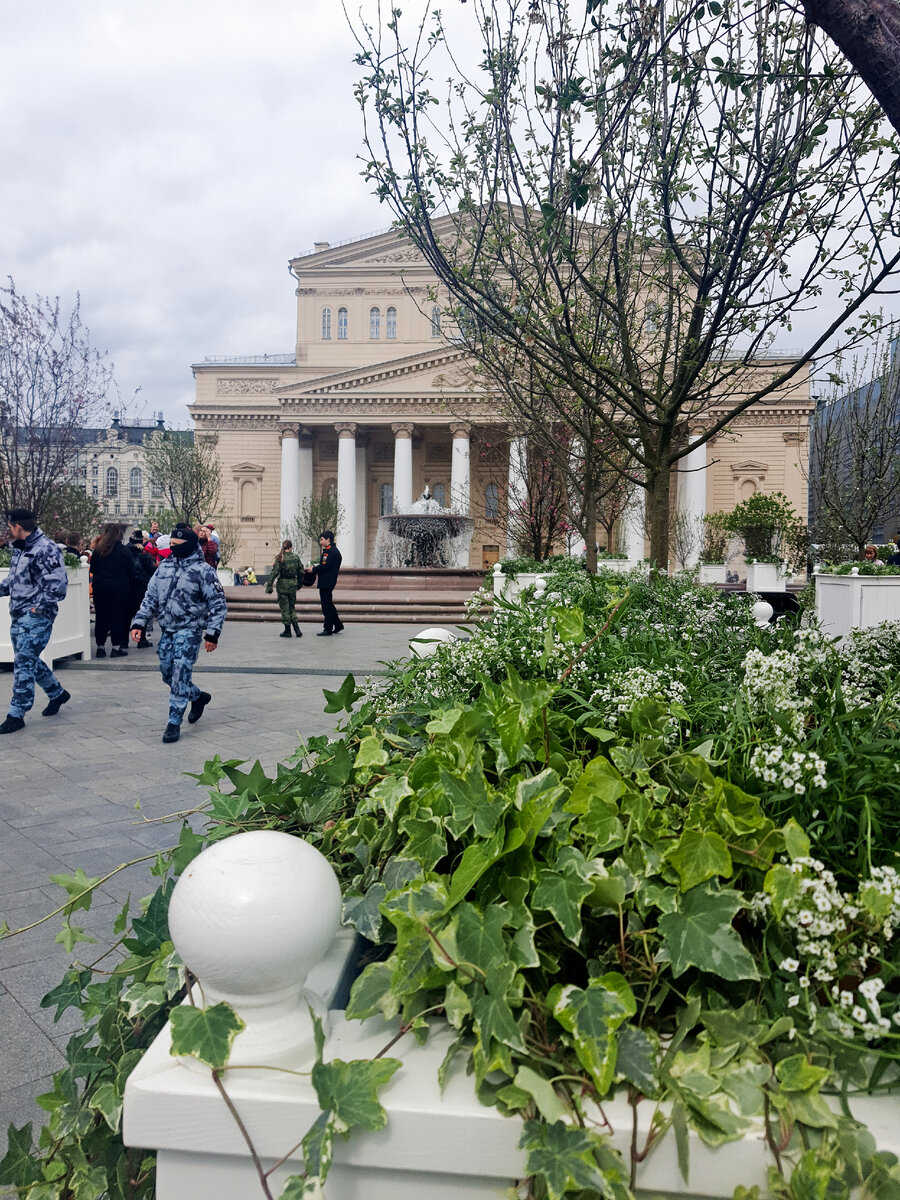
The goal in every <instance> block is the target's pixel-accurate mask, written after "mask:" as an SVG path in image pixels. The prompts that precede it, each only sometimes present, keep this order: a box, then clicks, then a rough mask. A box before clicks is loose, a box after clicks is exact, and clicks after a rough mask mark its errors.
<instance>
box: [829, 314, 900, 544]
mask: <svg viewBox="0 0 900 1200" xmlns="http://www.w3.org/2000/svg"><path fill="white" fill-rule="evenodd" d="M809 484H810V505H811V509H812V526H813V539H814V541H816V542H819V543H826V544H832V543H834V542H843V543H851V544H852V545H854V546H855V547H856V550H857V554H858V556H859V558H860V559H862V558H863V551H864V549H865V546H866V543H867V542H868V541H869V540H870V538H871V537H872V532H873V530H874V529H875V528H876V527H877V526H879V525H881V524H882V523H883V522H884V520H885V518H887V517H888V516H893V515H894V514H895V513H896V512H897V507H898V505H900V329H898V328H897V327H896V326H893V327H891V328H890V330H889V331H888V336H887V338H886V339H885V340H881V341H880V342H879V343H878V344H877V345H876V347H875V349H874V350H873V351H872V353H871V354H869V355H867V356H866V357H865V358H864V359H862V360H857V361H856V362H854V363H853V365H852V368H851V370H850V371H849V372H848V373H847V376H846V377H844V376H842V375H841V374H840V373H839V372H835V373H834V374H832V376H831V380H830V390H829V394H828V395H827V396H825V397H823V398H821V399H820V400H819V403H818V405H817V407H816V411H815V415H814V417H813V420H812V423H811V426H810V464H809Z"/></svg>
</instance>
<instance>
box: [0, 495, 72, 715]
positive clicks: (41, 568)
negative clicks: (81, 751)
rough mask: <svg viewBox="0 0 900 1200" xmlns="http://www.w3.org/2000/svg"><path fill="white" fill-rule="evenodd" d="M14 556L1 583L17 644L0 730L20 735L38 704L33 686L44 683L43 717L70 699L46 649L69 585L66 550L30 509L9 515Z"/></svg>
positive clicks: (13, 637) (12, 512)
mask: <svg viewBox="0 0 900 1200" xmlns="http://www.w3.org/2000/svg"><path fill="white" fill-rule="evenodd" d="M6 522H7V526H8V529H9V544H10V546H11V548H12V557H11V561H10V564H9V574H8V576H7V577H6V579H4V580H3V581H2V582H0V596H9V617H10V636H11V639H12V646H13V688H12V696H11V697H10V701H9V712H8V714H7V717H6V720H5V721H4V722H3V724H2V725H0V733H16V732H17V731H18V730H19V729H22V728H23V727H24V725H25V714H26V713H27V712H29V711H30V710H31V708H32V706H33V705H34V685H35V683H36V682H37V683H39V684H40V686H41V687H42V688H43V689H44V691H45V692H46V693H47V699H48V701H49V703H48V704H47V707H46V708H45V709H44V710H43V711H42V713H41V716H42V717H55V716H56V714H57V713H58V712H59V710H60V709H61V708H62V706H63V705H64V704H65V703H66V702H67V701H68V700H70V699H71V697H70V695H69V693H68V692H67V691H66V689H65V688H64V687H63V685H62V684H61V683H60V682H59V680H58V679H57V678H56V676H55V675H54V674H53V672H52V671H51V670H50V668H49V667H48V666H47V664H46V663H45V662H43V660H42V659H41V657H40V655H41V651H42V650H43V649H44V647H45V646H46V645H47V643H48V642H49V641H50V634H51V633H52V631H53V622H54V621H55V620H56V614H57V613H58V612H59V605H60V601H62V600H64V599H65V598H66V590H67V588H68V586H69V580H68V576H67V575H66V568H65V565H64V563H63V556H62V551H61V550H60V549H59V547H58V546H56V545H54V543H53V542H51V540H50V539H49V538H48V537H47V535H46V534H45V533H44V532H43V530H42V529H41V528H40V527H39V525H38V523H37V518H36V517H35V515H34V513H33V512H31V510H30V509H27V508H11V509H10V510H9V512H7V514H6Z"/></svg>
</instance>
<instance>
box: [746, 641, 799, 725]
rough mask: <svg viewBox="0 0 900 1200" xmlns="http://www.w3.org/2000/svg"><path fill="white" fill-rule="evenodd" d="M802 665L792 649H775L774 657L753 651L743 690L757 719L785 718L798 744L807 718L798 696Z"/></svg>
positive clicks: (748, 654)
mask: <svg viewBox="0 0 900 1200" xmlns="http://www.w3.org/2000/svg"><path fill="white" fill-rule="evenodd" d="M800 665H801V663H800V658H799V656H798V655H797V654H795V653H792V652H791V651H790V650H774V651H773V652H772V653H771V654H763V652H762V651H761V650H756V649H753V650H750V651H748V653H747V654H746V656H745V657H744V662H743V668H744V682H743V687H742V690H743V693H744V697H745V699H746V701H747V704H748V706H749V708H750V711H751V712H752V713H753V714H754V715H755V716H764V715H766V714H767V713H772V712H775V713H779V714H781V715H782V716H786V717H787V719H788V723H789V726H790V729H791V732H792V733H793V735H794V738H795V740H797V741H799V740H800V737H801V736H802V734H803V723H804V720H805V717H806V710H805V708H804V707H803V706H802V705H801V703H800V700H799V697H798V695H797V680H798V678H799V675H800Z"/></svg>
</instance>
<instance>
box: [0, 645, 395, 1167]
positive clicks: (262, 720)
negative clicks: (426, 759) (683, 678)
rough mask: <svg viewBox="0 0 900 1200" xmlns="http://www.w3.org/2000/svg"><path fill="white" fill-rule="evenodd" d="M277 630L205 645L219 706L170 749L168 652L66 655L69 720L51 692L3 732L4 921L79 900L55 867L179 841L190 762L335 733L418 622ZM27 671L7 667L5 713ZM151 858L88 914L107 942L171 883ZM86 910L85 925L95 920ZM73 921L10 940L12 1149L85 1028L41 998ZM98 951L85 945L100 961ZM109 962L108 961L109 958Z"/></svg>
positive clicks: (7, 1098) (284, 752)
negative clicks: (331, 632)
mask: <svg viewBox="0 0 900 1200" xmlns="http://www.w3.org/2000/svg"><path fill="white" fill-rule="evenodd" d="M317 628H318V627H317V626H306V628H305V634H304V637H303V638H302V639H300V640H297V639H294V638H292V639H291V640H290V641H289V640H288V639H286V638H284V639H282V638H280V637H279V636H278V634H279V632H280V629H281V627H280V625H272V624H241V623H237V622H232V623H230V624H229V623H226V625H225V630H224V632H223V634H222V641H221V645H220V646H219V648H218V649H217V650H216V651H215V652H214V653H212V654H206V653H205V652H204V651H202V650H201V653H200V661H199V662H198V667H197V671H196V677H197V681H198V683H199V684H200V686H201V687H203V688H204V690H206V691H209V692H211V693H212V697H213V699H212V702H211V703H210V705H209V706H208V707H207V709H206V711H205V713H204V714H203V718H202V720H201V721H200V722H198V723H197V724H196V725H194V726H191V725H188V724H187V723H185V724H184V726H183V727H182V735H181V740H180V741H178V742H176V743H174V744H173V745H168V746H165V745H163V744H162V742H161V737H162V732H163V730H164V729H165V726H166V714H167V707H168V706H167V697H168V692H167V689H166V688H165V687H164V685H163V683H162V681H161V679H160V676H159V671H158V668H157V660H156V652H155V649H153V650H136V649H131V650H130V652H129V655H128V657H127V658H125V659H117V660H113V661H111V660H110V659H106V660H102V661H95V662H91V663H80V662H74V661H73V662H71V663H69V664H68V665H65V664H57V668H58V670H59V676H60V679H61V681H62V683H63V685H64V687H65V688H66V689H67V690H68V691H69V692H71V694H72V699H71V701H70V702H69V703H68V704H67V705H65V707H64V708H63V709H62V710H61V711H60V713H59V714H58V716H56V717H53V718H49V717H41V715H40V710H41V709H42V708H43V707H44V704H45V703H46V700H45V696H44V693H43V692H41V691H40V689H38V696H37V702H36V704H35V707H34V709H33V710H32V712H31V713H30V714H29V715H28V717H27V718H26V726H25V728H24V729H23V730H22V731H21V732H19V733H15V734H10V735H8V736H5V737H2V738H0V917H2V918H3V919H5V920H6V921H7V922H8V923H9V925H10V927H11V928H13V929H16V928H20V927H21V926H23V925H27V924H28V923H29V922H31V921H35V920H37V919H38V918H39V917H41V916H43V915H44V914H45V913H47V912H49V911H50V910H52V909H53V908H55V907H56V906H57V905H58V904H60V903H62V901H63V900H64V899H65V896H64V893H63V892H62V889H61V888H59V887H57V886H55V885H54V884H52V883H51V882H50V880H49V876H50V875H54V874H57V873H70V872H73V871H74V870H75V869H76V868H78V867H81V868H83V870H84V871H85V872H86V873H87V874H88V875H91V876H97V875H104V874H106V873H107V872H108V871H111V870H113V869H114V868H115V867H117V866H118V865H119V864H120V863H123V862H128V861H131V860H132V859H135V858H138V857H140V856H142V855H148V854H152V853H153V852H154V851H155V850H157V849H159V848H165V847H168V846H170V845H172V844H173V843H174V842H175V841H177V838H178V828H179V825H178V822H177V821H176V822H175V823H174V824H165V823H160V822H159V820H158V819H159V818H160V817H163V816H165V815H167V814H170V813H176V812H179V811H182V810H186V809H191V808H194V807H195V806H196V805H197V804H198V803H201V802H202V801H203V799H204V792H203V790H202V789H201V788H199V787H198V785H197V784H196V782H195V781H194V780H193V779H189V778H188V777H187V776H186V775H185V772H187V771H199V770H201V768H202V766H203V763H204V762H205V761H206V760H207V759H209V758H212V757H213V755H215V754H219V755H221V757H222V758H240V759H247V760H250V761H251V762H252V761H253V760H254V759H259V760H260V762H261V763H262V765H263V767H264V768H266V769H269V770H270V769H272V768H273V767H274V766H275V764H276V763H278V762H279V761H281V760H282V759H285V758H287V757H288V756H289V755H291V754H292V753H293V751H294V750H295V749H296V747H297V742H298V733H299V734H302V735H303V736H308V735H310V734H321V733H327V732H330V731H331V730H332V729H333V728H334V725H335V723H336V718H335V716H333V715H327V714H325V713H324V712H323V711H322V710H323V707H324V703H325V702H324V699H323V696H322V689H323V688H329V689H331V690H334V689H336V688H337V687H338V685H339V684H340V681H341V680H342V679H343V677H344V676H345V675H346V674H347V673H348V672H350V671H352V672H353V674H354V675H355V676H356V678H357V680H359V679H362V678H363V677H364V676H365V675H366V674H368V673H369V672H372V671H377V670H380V669H381V668H382V667H383V665H384V664H385V663H386V662H388V661H391V660H394V659H397V658H403V657H405V656H406V654H407V653H408V646H409V639H410V638H411V637H414V636H415V634H416V633H417V632H418V628H417V627H416V626H415V625H408V624H405V625H401V624H397V625H382V624H378V625H375V624H372V625H365V624H353V625H348V626H347V627H346V629H345V631H344V632H343V633H342V634H340V635H338V636H335V637H330V638H317V637H316V636H315V632H316V629H317ZM11 690H12V672H11V671H9V672H6V673H2V674H0V715H2V714H3V713H5V712H6V709H7V703H8V700H9V696H10V692H11ZM150 866H151V862H149V861H148V862H145V863H141V864H139V865H137V866H133V867H130V868H129V869H127V870H126V871H123V872H121V873H120V874H118V875H116V876H114V877H113V878H112V879H111V880H109V881H108V882H107V883H105V884H104V885H103V887H102V889H101V891H100V894H99V895H98V896H97V897H95V900H94V904H93V907H92V908H91V910H90V911H89V912H87V913H84V912H81V913H79V914H78V915H77V919H76V922H75V923H76V924H79V925H81V926H83V927H85V928H86V929H87V930H88V931H89V932H90V931H92V930H96V931H97V936H98V939H99V941H100V944H101V946H105V944H106V939H107V938H108V935H109V932H110V929H111V925H112V921H113V918H114V916H115V914H116V913H117V912H118V910H119V909H120V907H121V905H122V903H123V902H124V900H125V899H126V897H127V896H128V895H129V894H130V895H131V897H132V901H133V902H135V901H137V900H138V899H140V898H141V897H142V896H146V895H149V894H150V893H151V892H152V891H154V889H155V887H156V881H155V880H154V879H153V877H152V876H151V875H150ZM82 918H83V919H82ZM59 927H60V926H59V919H58V918H57V919H56V920H54V921H53V922H48V923H47V924H45V925H41V926H39V927H38V928H36V929H34V930H31V931H30V932H28V933H25V934H22V935H20V936H18V937H15V938H11V939H8V940H6V941H3V942H0V1030H2V1037H0V1157H2V1155H3V1154H4V1153H5V1148H6V1130H7V1126H8V1124H9V1122H11V1121H12V1122H14V1123H15V1124H16V1125H17V1126H19V1125H21V1124H23V1123H24V1122H25V1121H28V1120H34V1121H35V1123H36V1127H37V1124H38V1123H40V1122H41V1120H42V1116H44V1115H45V1114H42V1111H41V1110H40V1109H39V1108H38V1106H37V1105H36V1104H35V1103H34V1098H35V1096H37V1095H39V1094H40V1093H41V1092H42V1091H46V1090H47V1089H48V1087H49V1086H50V1076H51V1075H52V1073H53V1072H54V1071H56V1070H58V1069H59V1068H60V1067H62V1066H63V1065H64V1057H63V1048H64V1047H65V1043H66V1041H67V1040H68V1037H69V1035H70V1034H71V1032H72V1031H73V1029H74V1028H76V1027H77V1023H78V1015H77V1013H75V1012H74V1010H69V1012H67V1013H66V1014H64V1015H63V1017H62V1019H61V1020H60V1022H59V1023H58V1024H54V1022H53V1016H52V1010H47V1009H42V1008H41V1007H40V1001H41V997H42V996H43V995H44V994H45V993H46V992H47V991H48V990H49V989H50V988H52V987H55V986H56V984H57V983H58V982H59V981H60V979H61V978H62V975H63V972H64V970H65V969H66V967H67V966H68V964H69V961H70V956H69V955H68V954H67V953H66V952H65V950H64V949H63V948H62V947H61V946H59V945H57V944H56V943H55V941H54V938H55V935H56V933H57V932H58V929H59ZM92 952H96V953H99V952H100V951H99V950H98V949H97V947H93V946H91V945H89V944H82V945H80V946H78V947H76V950H75V954H77V955H80V956H82V957H83V958H84V959H85V960H86V961H90V959H91V956H92ZM95 956H96V955H95Z"/></svg>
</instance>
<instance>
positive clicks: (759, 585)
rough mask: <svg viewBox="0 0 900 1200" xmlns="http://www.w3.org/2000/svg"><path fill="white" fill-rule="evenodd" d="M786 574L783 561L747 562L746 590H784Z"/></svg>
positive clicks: (785, 588) (785, 587)
mask: <svg viewBox="0 0 900 1200" xmlns="http://www.w3.org/2000/svg"><path fill="white" fill-rule="evenodd" d="M787 580H788V576H787V574H786V572H785V569H784V563H748V564H747V591H748V592H784V591H786V590H787Z"/></svg>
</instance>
